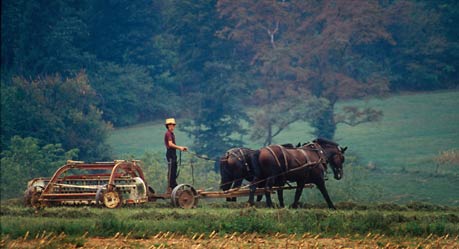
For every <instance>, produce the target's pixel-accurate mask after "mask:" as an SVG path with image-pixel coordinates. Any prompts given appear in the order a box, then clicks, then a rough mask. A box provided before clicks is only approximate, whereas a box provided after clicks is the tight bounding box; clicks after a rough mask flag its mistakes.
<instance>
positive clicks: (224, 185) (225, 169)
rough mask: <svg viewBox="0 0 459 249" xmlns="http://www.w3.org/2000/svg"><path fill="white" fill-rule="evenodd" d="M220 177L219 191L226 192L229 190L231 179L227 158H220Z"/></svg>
mask: <svg viewBox="0 0 459 249" xmlns="http://www.w3.org/2000/svg"><path fill="white" fill-rule="evenodd" d="M220 176H221V182H220V189H222V190H228V189H230V188H231V184H232V183H233V182H232V180H233V179H232V177H231V173H230V169H229V165H228V156H227V155H225V156H222V157H221V158H220Z"/></svg>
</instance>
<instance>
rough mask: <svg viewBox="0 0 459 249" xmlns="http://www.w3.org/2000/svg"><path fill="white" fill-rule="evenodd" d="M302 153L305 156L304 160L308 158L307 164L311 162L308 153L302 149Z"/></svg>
mask: <svg viewBox="0 0 459 249" xmlns="http://www.w3.org/2000/svg"><path fill="white" fill-rule="evenodd" d="M300 151H301V153H303V155H304V158H306V163H308V162H310V161H311V160H309V157H308V154H307V153H306V151H304V150H303V149H300Z"/></svg>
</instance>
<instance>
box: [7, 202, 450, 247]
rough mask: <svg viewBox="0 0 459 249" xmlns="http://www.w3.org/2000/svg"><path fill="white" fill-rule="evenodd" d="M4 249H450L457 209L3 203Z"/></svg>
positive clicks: (346, 205) (402, 206) (378, 206)
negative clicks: (33, 205)
mask: <svg viewBox="0 0 459 249" xmlns="http://www.w3.org/2000/svg"><path fill="white" fill-rule="evenodd" d="M2 205H3V208H2V210H1V221H2V226H1V235H2V240H1V247H2V248H4V247H14V248H37V247H41V248H63V247H66V248H76V247H84V248H97V247H100V246H104V247H105V246H107V245H108V246H109V248H119V247H134V248H158V247H160V248H164V247H172V248H198V247H204V248H209V247H211V248H213V247H215V248H234V247H238V248H241V247H242V248H250V247H258V246H259V247H274V248H279V247H282V248H286V247H287V248H290V247H294V248H298V247H300V248H307V247H310V248H337V247H339V246H341V247H353V248H355V247H359V248H360V247H367V248H375V247H384V248H397V247H404V248H416V247H420V246H422V247H424V248H428V247H429V246H430V247H436V248H438V247H442V248H455V247H457V246H458V245H459V240H458V235H459V216H458V211H459V210H458V209H457V207H445V206H438V205H423V204H419V203H412V204H409V205H395V204H384V205H372V206H364V205H356V204H354V205H350V204H349V203H347V204H346V203H341V204H338V208H339V209H340V210H339V211H330V210H325V209H322V208H318V207H314V206H311V207H309V208H307V209H305V208H301V209H297V210H292V209H266V208H248V207H244V205H241V204H201V205H200V206H199V207H198V208H195V209H186V210H184V209H171V208H170V207H171V206H170V204H168V203H166V202H158V203H149V204H146V205H141V206H137V207H123V208H119V209H106V208H96V207H58V208H57V207H55V208H46V209H42V210H34V209H30V208H24V207H21V206H19V205H17V204H9V203H8V204H5V203H2Z"/></svg>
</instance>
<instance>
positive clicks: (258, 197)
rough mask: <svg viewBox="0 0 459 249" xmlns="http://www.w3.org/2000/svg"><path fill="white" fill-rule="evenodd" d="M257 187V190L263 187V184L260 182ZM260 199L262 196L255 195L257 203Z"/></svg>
mask: <svg viewBox="0 0 459 249" xmlns="http://www.w3.org/2000/svg"><path fill="white" fill-rule="evenodd" d="M257 187H258V188H262V187H263V182H261V183H260V184H258V186H257ZM262 199H263V194H261V195H257V202H260V201H261V200H262Z"/></svg>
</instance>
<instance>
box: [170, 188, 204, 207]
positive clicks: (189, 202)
mask: <svg viewBox="0 0 459 249" xmlns="http://www.w3.org/2000/svg"><path fill="white" fill-rule="evenodd" d="M198 198H199V197H198V192H196V190H195V189H194V188H193V187H192V186H191V185H189V184H179V185H177V187H175V188H174V189H173V190H172V194H171V200H172V204H173V205H174V206H175V207H181V208H185V209H187V208H194V207H196V205H197V204H198Z"/></svg>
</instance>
